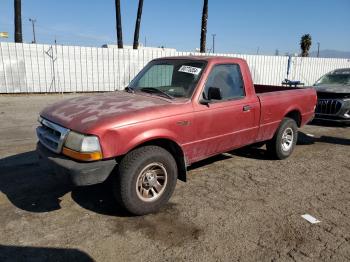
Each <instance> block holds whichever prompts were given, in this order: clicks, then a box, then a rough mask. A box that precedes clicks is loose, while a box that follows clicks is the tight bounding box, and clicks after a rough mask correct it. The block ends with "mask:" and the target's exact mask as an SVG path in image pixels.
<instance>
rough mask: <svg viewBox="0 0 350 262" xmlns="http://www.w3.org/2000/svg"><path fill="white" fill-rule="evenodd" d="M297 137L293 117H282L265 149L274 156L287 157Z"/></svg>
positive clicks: (278, 157)
mask: <svg viewBox="0 0 350 262" xmlns="http://www.w3.org/2000/svg"><path fill="white" fill-rule="evenodd" d="M297 139H298V126H297V124H296V122H295V120H294V119H291V118H288V117H286V118H284V119H283V120H282V122H281V124H280V126H279V127H278V129H277V131H276V133H275V135H274V137H273V138H272V139H271V140H270V141H269V142H268V143H267V144H266V148H267V151H268V152H269V153H270V155H272V156H273V157H274V158H277V159H285V158H287V157H289V156H290V155H291V154H292V152H293V150H294V147H295V145H296V142H297Z"/></svg>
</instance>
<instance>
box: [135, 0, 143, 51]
mask: <svg viewBox="0 0 350 262" xmlns="http://www.w3.org/2000/svg"><path fill="white" fill-rule="evenodd" d="M142 7H143V0H139V7H138V8H137V17H136V24H135V33H134V45H133V48H134V49H137V48H138V47H139V33H140V23H141V16H142Z"/></svg>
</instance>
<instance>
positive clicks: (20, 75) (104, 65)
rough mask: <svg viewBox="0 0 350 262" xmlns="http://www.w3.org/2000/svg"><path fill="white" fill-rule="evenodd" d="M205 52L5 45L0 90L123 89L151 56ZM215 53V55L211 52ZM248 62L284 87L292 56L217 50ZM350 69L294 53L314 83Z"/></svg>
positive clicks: (297, 75) (295, 68)
mask: <svg viewBox="0 0 350 262" xmlns="http://www.w3.org/2000/svg"><path fill="white" fill-rule="evenodd" d="M190 54H192V55H202V54H199V53H191V52H177V51H174V50H147V49H140V50H132V49H115V48H96V47H80V46H62V45H40V44H15V43H5V42H4V43H0V93H49V92H95V91H113V90H115V89H122V88H124V87H125V86H127V84H128V83H129V82H130V80H131V79H132V78H133V77H134V76H135V75H136V74H137V73H138V71H139V70H140V69H141V68H142V67H143V66H144V65H145V64H147V63H148V62H149V61H150V60H152V59H154V58H157V57H163V56H181V55H190ZM207 55H212V54H207ZM215 55H222V56H230V57H232V56H233V57H240V58H244V59H246V60H247V62H248V64H249V66H250V69H251V72H252V76H253V80H254V82H255V83H257V84H271V85H280V83H281V82H282V80H283V79H285V78H286V74H287V63H288V57H286V56H262V55H241V54H215ZM344 67H350V60H349V59H332V58H302V57H293V58H292V64H291V70H290V75H289V79H291V80H300V81H301V82H304V83H305V84H306V85H311V84H313V83H314V82H315V81H316V80H317V79H318V78H319V77H320V76H322V75H323V74H325V73H327V72H329V71H331V70H333V69H336V68H344Z"/></svg>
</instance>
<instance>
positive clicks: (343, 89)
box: [315, 85, 350, 94]
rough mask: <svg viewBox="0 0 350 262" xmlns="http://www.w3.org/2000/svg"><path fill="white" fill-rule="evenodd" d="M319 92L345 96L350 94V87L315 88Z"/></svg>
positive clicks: (322, 86)
mask: <svg viewBox="0 0 350 262" xmlns="http://www.w3.org/2000/svg"><path fill="white" fill-rule="evenodd" d="M315 89H316V91H317V92H324V93H337V94H344V93H350V85H320V86H315Z"/></svg>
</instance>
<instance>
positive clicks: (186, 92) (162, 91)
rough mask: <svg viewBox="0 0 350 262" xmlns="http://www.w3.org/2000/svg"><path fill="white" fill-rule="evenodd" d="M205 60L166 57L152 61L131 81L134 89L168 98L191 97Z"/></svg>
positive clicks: (131, 87)
mask: <svg viewBox="0 0 350 262" xmlns="http://www.w3.org/2000/svg"><path fill="white" fill-rule="evenodd" d="M205 66H206V62H205V61H194V60H185V59H165V60H156V61H153V62H150V63H149V64H148V65H147V66H146V67H145V68H144V69H143V70H142V71H141V72H140V73H139V74H138V75H137V76H136V77H135V78H134V80H132V81H131V83H130V85H129V86H128V88H130V89H132V91H141V92H147V93H154V94H155V95H160V96H164V97H167V98H176V97H178V98H189V97H191V96H192V93H193V90H194V89H195V87H196V85H197V83H198V81H199V79H200V77H201V75H202V72H203V71H204V68H205Z"/></svg>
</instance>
